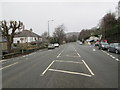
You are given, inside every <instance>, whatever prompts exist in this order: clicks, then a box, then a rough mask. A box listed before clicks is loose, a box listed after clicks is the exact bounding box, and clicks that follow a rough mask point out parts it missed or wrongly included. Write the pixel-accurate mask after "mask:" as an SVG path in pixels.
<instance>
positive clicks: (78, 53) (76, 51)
mask: <svg viewBox="0 0 120 90" xmlns="http://www.w3.org/2000/svg"><path fill="white" fill-rule="evenodd" d="M72 47H73V46H72ZM73 48H74V47H73ZM74 50H75V52H76V53H77V55H78V56H79V57H81V56H80V54H79V53H78V52H77V50H76V49H75V48H74Z"/></svg>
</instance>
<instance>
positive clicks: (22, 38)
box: [13, 29, 42, 43]
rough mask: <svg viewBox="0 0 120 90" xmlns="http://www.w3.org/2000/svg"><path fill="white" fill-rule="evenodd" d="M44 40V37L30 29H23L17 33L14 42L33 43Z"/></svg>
mask: <svg viewBox="0 0 120 90" xmlns="http://www.w3.org/2000/svg"><path fill="white" fill-rule="evenodd" d="M31 42H42V37H41V36H39V35H38V34H36V33H34V32H32V29H30V30H23V31H21V32H18V33H16V35H15V36H14V39H13V43H31Z"/></svg>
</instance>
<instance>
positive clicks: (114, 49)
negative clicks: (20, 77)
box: [108, 43, 120, 54]
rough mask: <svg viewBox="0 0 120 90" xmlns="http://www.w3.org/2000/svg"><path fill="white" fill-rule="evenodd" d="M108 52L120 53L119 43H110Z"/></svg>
mask: <svg viewBox="0 0 120 90" xmlns="http://www.w3.org/2000/svg"><path fill="white" fill-rule="evenodd" d="M108 52H115V53H116V54H118V53H120V43H111V44H110V46H109V48H108Z"/></svg>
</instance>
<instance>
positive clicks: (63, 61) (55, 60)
mask: <svg viewBox="0 0 120 90" xmlns="http://www.w3.org/2000/svg"><path fill="white" fill-rule="evenodd" d="M55 61H56V62H68V63H79V64H83V63H82V62H75V61H63V60H55Z"/></svg>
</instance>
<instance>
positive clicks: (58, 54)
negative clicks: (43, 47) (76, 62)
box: [57, 50, 64, 58]
mask: <svg viewBox="0 0 120 90" xmlns="http://www.w3.org/2000/svg"><path fill="white" fill-rule="evenodd" d="M63 51H64V50H62V51H61V52H60V53H59V54H58V56H57V58H59V57H60V55H61V54H62V53H63Z"/></svg>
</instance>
